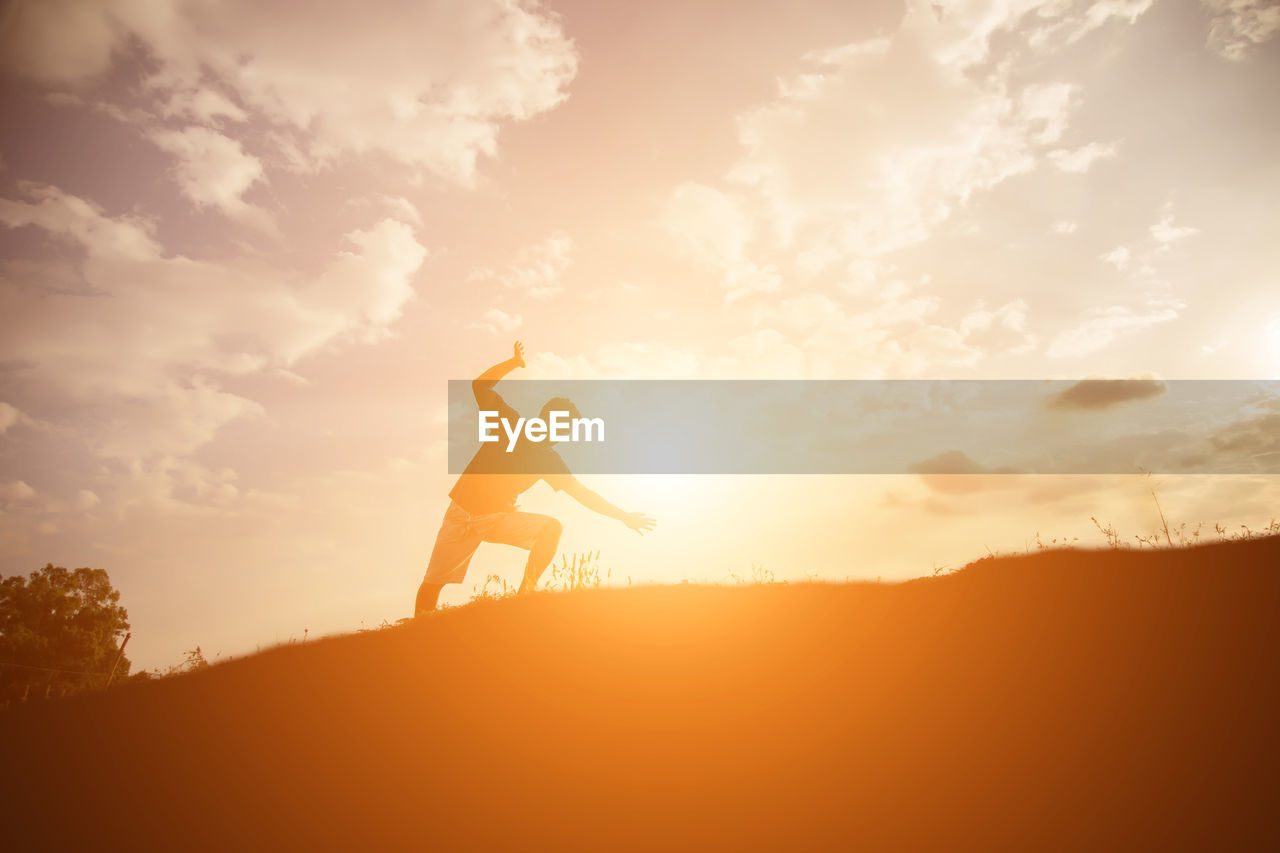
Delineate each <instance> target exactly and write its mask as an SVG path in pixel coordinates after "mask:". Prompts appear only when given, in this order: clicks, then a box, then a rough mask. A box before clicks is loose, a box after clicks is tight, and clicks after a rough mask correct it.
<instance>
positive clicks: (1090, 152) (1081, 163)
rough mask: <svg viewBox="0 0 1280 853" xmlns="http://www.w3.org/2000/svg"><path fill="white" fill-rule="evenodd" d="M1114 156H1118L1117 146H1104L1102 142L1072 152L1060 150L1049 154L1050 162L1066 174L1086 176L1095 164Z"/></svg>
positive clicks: (1092, 143)
mask: <svg viewBox="0 0 1280 853" xmlns="http://www.w3.org/2000/svg"><path fill="white" fill-rule="evenodd" d="M1114 156H1116V147H1115V145H1114V144H1111V145H1104V144H1102V143H1100V142H1090V143H1089V144H1088V145H1084V146H1082V147H1080V148H1076V149H1074V150H1071V151H1068V150H1066V149H1063V148H1058V149H1055V150H1053V151H1050V152H1049V160H1050V162H1052V163H1053V165H1055V166H1057V167H1058V168H1059V169H1061V170H1062V171H1064V172H1072V173H1074V174H1084V173H1085V172H1087V171H1089V167H1090V166H1092V165H1093V164H1094V163H1096V162H1098V161H1099V160H1104V159H1106V158H1109V157H1114Z"/></svg>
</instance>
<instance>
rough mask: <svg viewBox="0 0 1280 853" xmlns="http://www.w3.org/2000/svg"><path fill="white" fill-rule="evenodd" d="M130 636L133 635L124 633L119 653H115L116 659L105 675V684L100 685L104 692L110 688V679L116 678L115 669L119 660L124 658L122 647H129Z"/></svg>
mask: <svg viewBox="0 0 1280 853" xmlns="http://www.w3.org/2000/svg"><path fill="white" fill-rule="evenodd" d="M132 636H133V634H129V633H126V634H125V635H124V642H123V643H121V644H120V651H118V652H116V659H115V661H113V662H112V664H111V671H110V672H108V673H107V683H106V684H104V685H102V689H103V690H106V689H107V688H108V687H110V686H111V679H113V678H115V677H116V667H118V666H119V665H120V658H122V657H124V647H125V646H127V645H129V638H130V637H132Z"/></svg>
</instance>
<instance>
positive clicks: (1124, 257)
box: [1101, 246, 1132, 272]
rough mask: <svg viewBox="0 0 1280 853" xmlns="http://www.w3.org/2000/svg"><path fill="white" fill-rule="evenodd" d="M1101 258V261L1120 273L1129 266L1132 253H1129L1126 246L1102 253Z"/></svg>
mask: <svg viewBox="0 0 1280 853" xmlns="http://www.w3.org/2000/svg"><path fill="white" fill-rule="evenodd" d="M1101 257H1102V260H1104V261H1106V262H1107V263H1109V264H1111V266H1113V267H1115V268H1116V269H1118V270H1120V271H1121V272H1124V270H1125V269H1126V268H1128V266H1129V260H1130V259H1131V258H1132V253H1131V252H1130V251H1129V247H1127V246H1116V247H1115V248H1114V249H1112V250H1111V251H1110V252H1106V253H1104V254H1103V255H1102V256H1101Z"/></svg>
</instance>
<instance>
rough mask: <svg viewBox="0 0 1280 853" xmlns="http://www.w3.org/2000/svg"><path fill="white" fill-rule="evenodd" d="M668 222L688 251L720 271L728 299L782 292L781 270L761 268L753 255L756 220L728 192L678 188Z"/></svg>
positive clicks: (691, 186)
mask: <svg viewBox="0 0 1280 853" xmlns="http://www.w3.org/2000/svg"><path fill="white" fill-rule="evenodd" d="M666 226H667V230H668V231H670V232H671V233H672V234H673V235H675V237H676V238H677V240H678V241H679V243H680V244H681V246H682V247H683V248H684V250H685V251H686V252H687V253H688V254H689V255H691V256H692V257H694V258H696V259H697V260H698V261H700V262H702V263H703V264H706V265H708V266H711V267H713V268H715V269H717V270H719V271H720V272H721V273H722V275H723V279H722V284H723V286H724V288H725V290H726V291H727V293H726V297H727V298H728V299H730V300H733V299H736V298H738V297H740V296H743V295H745V294H747V293H767V292H770V291H774V290H777V289H778V288H779V287H780V286H781V284H782V282H781V279H780V277H779V275H778V271H777V269H775V268H773V267H761V266H760V265H759V264H757V263H756V262H755V261H753V260H752V259H751V258H750V257H748V255H747V246H748V244H749V243H750V242H751V240H752V237H753V233H752V232H753V223H752V221H751V220H750V219H749V218H748V217H747V216H746V215H745V214H744V213H743V211H742V208H741V207H740V205H739V204H738V203H737V202H735V201H734V200H732V199H730V198H729V196H727V195H726V194H725V193H723V192H721V191H720V190H717V189H715V188H713V187H708V186H706V185H703V184H697V183H684V184H681V185H680V186H678V187H676V189H675V192H673V193H672V198H671V202H670V204H669V205H668V207H667V212H666Z"/></svg>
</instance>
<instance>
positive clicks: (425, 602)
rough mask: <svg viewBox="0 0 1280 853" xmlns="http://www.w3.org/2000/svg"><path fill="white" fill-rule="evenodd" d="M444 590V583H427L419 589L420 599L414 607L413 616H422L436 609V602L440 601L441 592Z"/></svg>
mask: <svg viewBox="0 0 1280 853" xmlns="http://www.w3.org/2000/svg"><path fill="white" fill-rule="evenodd" d="M442 589H444V584H442V583H426V582H425V581H424V582H423V584H422V586H420V587H418V598H417V601H415V602H414V605H413V615H414V616H415V617H416V616H421V615H422V614H424V613H430V612H431V611H432V610H435V609H436V602H438V601H439V600H440V590H442Z"/></svg>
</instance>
